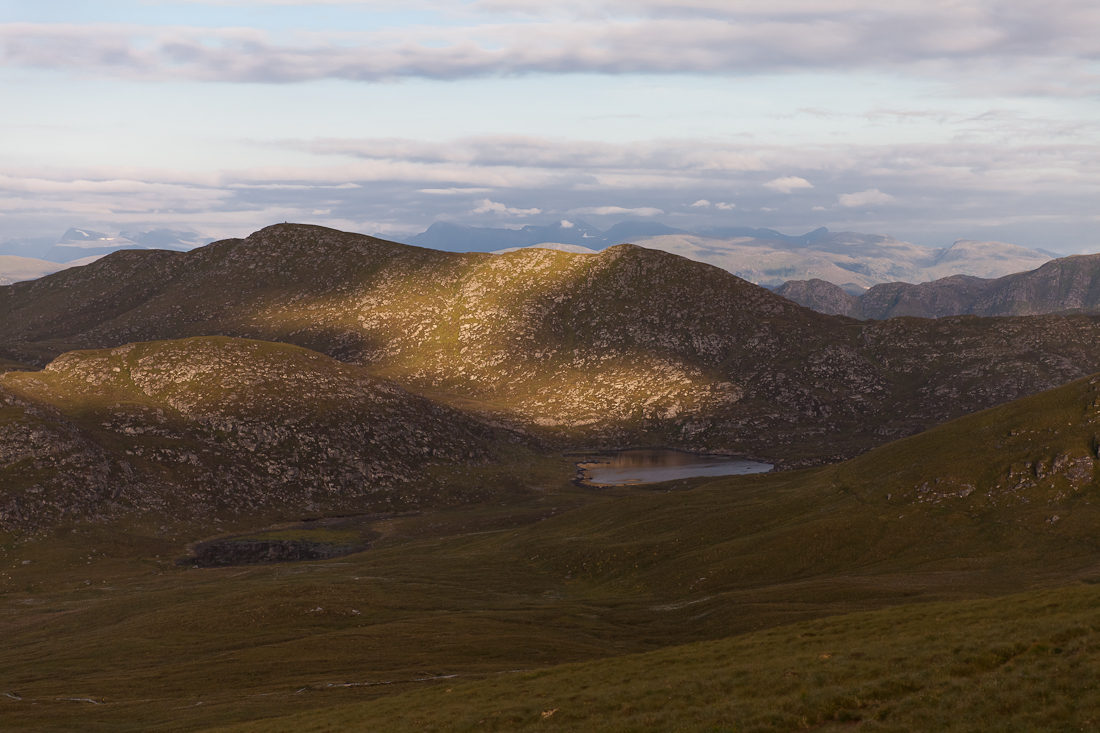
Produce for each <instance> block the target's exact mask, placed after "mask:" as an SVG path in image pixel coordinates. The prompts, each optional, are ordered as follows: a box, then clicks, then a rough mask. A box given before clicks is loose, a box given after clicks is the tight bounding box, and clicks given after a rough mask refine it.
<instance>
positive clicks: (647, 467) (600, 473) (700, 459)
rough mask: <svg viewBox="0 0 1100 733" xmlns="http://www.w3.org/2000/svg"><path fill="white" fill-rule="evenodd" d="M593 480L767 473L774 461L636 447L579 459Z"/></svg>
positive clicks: (621, 481) (624, 481)
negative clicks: (764, 461) (763, 461)
mask: <svg viewBox="0 0 1100 733" xmlns="http://www.w3.org/2000/svg"><path fill="white" fill-rule="evenodd" d="M577 468H579V469H581V470H582V471H583V472H584V480H585V482H587V483H590V484H596V485H602V486H610V485H614V484H652V483H658V482H661V481H676V480H678V479H685V478H693V477H695V476H737V475H741V474H746V473H764V472H766V471H770V470H772V464H770V463H760V462H759V461H749V460H746V459H744V458H732V457H730V456H709V455H700V454H698V453H684V452H682V451H676V450H666V449H664V448H637V449H634V450H623V451H614V452H608V453H606V454H600V455H596V456H592V457H591V458H588V459H587V460H584V461H582V462H578V463H577Z"/></svg>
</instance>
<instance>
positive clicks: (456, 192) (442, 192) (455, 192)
mask: <svg viewBox="0 0 1100 733" xmlns="http://www.w3.org/2000/svg"><path fill="white" fill-rule="evenodd" d="M492 190H493V189H491V188H420V189H417V193H428V194H432V195H435V196H463V195H472V194H478V193H489V192H490V191H492Z"/></svg>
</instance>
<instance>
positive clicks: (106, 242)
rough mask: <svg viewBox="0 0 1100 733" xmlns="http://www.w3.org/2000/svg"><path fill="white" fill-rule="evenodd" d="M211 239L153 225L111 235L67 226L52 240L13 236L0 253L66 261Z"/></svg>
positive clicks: (186, 247) (184, 245) (181, 247)
mask: <svg viewBox="0 0 1100 733" xmlns="http://www.w3.org/2000/svg"><path fill="white" fill-rule="evenodd" d="M212 241H214V240H213V239H212V238H209V237H202V236H200V235H198V234H196V233H195V232H182V231H176V230H174V229H154V230H152V231H148V232H138V231H123V232H119V233H118V235H116V236H112V235H109V234H104V233H103V232H95V231H92V230H90V229H77V228H75V227H73V228H70V229H69V230H68V231H66V232H65V233H64V234H62V235H61V237H60V239H57V240H56V241H54V240H50V239H49V238H37V239H23V240H13V241H8V242H4V243H3V244H0V255H14V256H17V257H27V258H31V259H40V260H45V261H47V262H55V263H70V262H73V261H76V260H85V259H87V258H89V257H96V256H101V255H105V254H110V253H111V252H116V251H118V250H121V249H172V250H180V251H186V250H189V249H194V248H195V247H201V246H202V245H204V244H209V243H210V242H212Z"/></svg>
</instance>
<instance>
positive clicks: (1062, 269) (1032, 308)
mask: <svg viewBox="0 0 1100 733" xmlns="http://www.w3.org/2000/svg"><path fill="white" fill-rule="evenodd" d="M775 292H776V293H777V294H779V295H782V296H783V297H785V298H789V299H790V300H793V301H794V302H796V303H799V304H801V305H805V306H806V307H808V308H813V309H814V310H816V311H819V312H821V313H833V314H840V315H846V316H850V317H852V318H863V319H867V318H874V319H880V320H881V319H885V318H894V317H897V316H917V317H920V318H942V317H945V316H955V315H965V314H972V315H979V316H1017V315H1040V314H1046V313H1063V312H1082V311H1083V312H1089V311H1095V310H1096V309H1098V308H1100V255H1076V256H1073V257H1063V258H1060V259H1056V260H1051V261H1050V262H1047V263H1046V264H1044V265H1042V266H1041V267H1039V268H1038V269H1036V270H1032V271H1028V272H1019V273H1015V274H1012V275H1006V276H1004V277H1001V278H997V279H982V278H978V277H970V276H965V275H957V276H954V277H946V278H942V279H939V280H934V281H932V282H926V283H920V284H918V285H913V284H910V283H883V284H880V285H875V286H874V287H872V288H870V289H869V290H868V291H867V292H866V293H864V294H862V295H861V296H859V297H856V296H853V295H850V294H848V293H845V292H844V291H843V290H842V289H841V288H839V287H837V286H835V285H833V284H831V283H827V282H824V281H822V280H810V281H791V282H787V283H784V284H783V285H782V286H781V287H780V288H778V289H777V290H776V291H775Z"/></svg>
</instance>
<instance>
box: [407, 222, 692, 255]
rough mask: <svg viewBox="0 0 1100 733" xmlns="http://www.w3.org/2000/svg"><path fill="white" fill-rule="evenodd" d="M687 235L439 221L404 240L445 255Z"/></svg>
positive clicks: (653, 229) (578, 225) (633, 228)
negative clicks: (467, 224)
mask: <svg viewBox="0 0 1100 733" xmlns="http://www.w3.org/2000/svg"><path fill="white" fill-rule="evenodd" d="M684 233H685V232H683V231H682V230H680V229H673V228H672V227H668V226H665V225H664V224H659V223H657V222H651V221H624V222H620V223H618V224H616V225H615V226H613V227H611V228H610V229H608V230H607V231H606V232H601V231H600V230H599V229H597V228H596V227H594V226H592V225H591V224H589V223H587V222H584V221H581V220H579V219H578V220H576V221H569V220H568V219H562V220H561V221H558V222H555V223H553V224H549V225H547V226H536V225H528V226H525V227H523V228H522V229H489V228H482V227H470V226H462V225H459V224H451V223H449V222H436V223H435V224H432V225H431V226H430V227H428V229H427V231H425V232H423V233H421V234H417V235H415V236H413V237H407V238H405V239H404V240H401V241H402V242H404V243H405V244H412V245H415V246H417V247H427V248H429V249H437V250H440V251H443V252H499V251H501V250H507V251H514V250H515V249H520V248H524V247H533V246H535V245H540V244H566V245H578V246H582V247H585V248H586V249H593V250H600V249H604V248H606V247H609V246H612V245H615V244H623V243H624V242H629V241H632V240H633V239H635V238H638V237H650V236H658V235H667V234H684Z"/></svg>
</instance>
